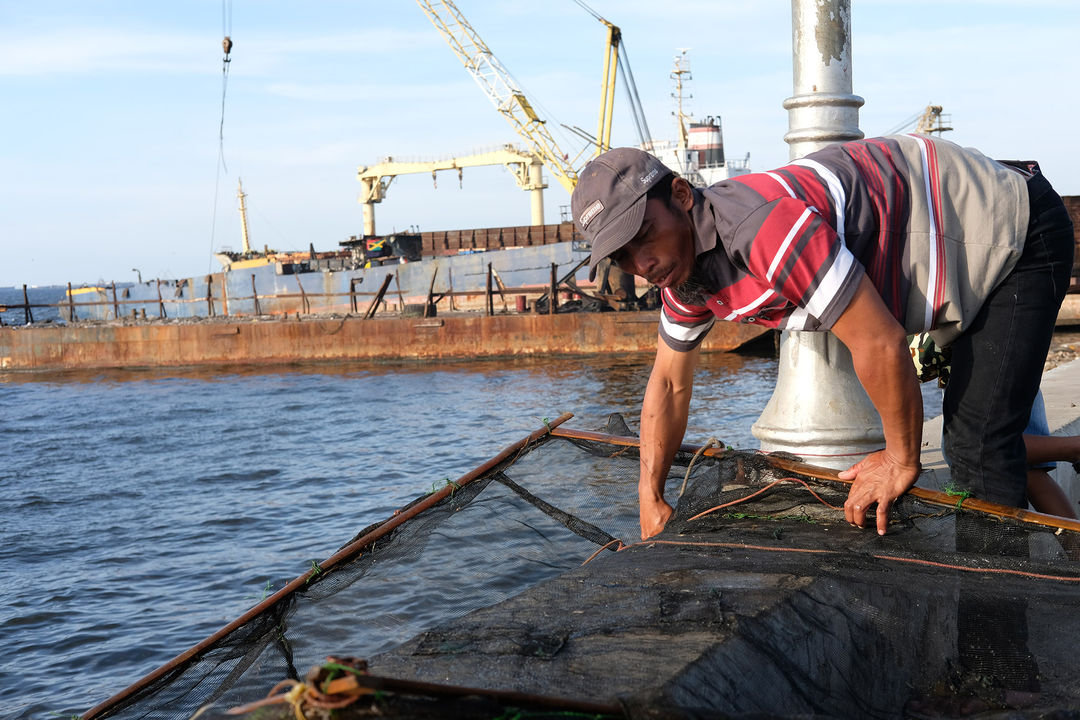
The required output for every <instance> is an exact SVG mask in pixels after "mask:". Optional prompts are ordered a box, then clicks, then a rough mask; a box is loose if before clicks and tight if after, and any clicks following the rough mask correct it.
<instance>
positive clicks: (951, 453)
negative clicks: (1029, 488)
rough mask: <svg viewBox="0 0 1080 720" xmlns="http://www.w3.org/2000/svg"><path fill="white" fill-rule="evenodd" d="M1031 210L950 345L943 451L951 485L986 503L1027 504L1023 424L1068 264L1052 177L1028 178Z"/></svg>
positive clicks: (1065, 220) (1069, 235)
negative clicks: (1000, 269)
mask: <svg viewBox="0 0 1080 720" xmlns="http://www.w3.org/2000/svg"><path fill="white" fill-rule="evenodd" d="M1028 193H1029V200H1030V205H1031V215H1030V219H1029V222H1028V234H1027V239H1026V241H1025V244H1024V251H1023V253H1022V255H1021V257H1020V260H1019V261H1018V262H1017V264H1016V267H1015V268H1013V270H1012V272H1011V273H1009V275H1008V276H1007V277H1006V278H1005V279H1004V280H1003V281H1002V283H1001V284H1000V285H999V286H998V287H997V288H995V290H994V292H993V293H991V295H990V297H988V298H987V300H986V302H985V303H984V304H983V307H982V309H981V310H980V311H979V314H978V315H977V316H976V318H975V321H974V322H973V323H972V325H971V327H970V328H968V330H967V331H966V332H964V334H963V335H961V336H960V337H959V338H957V340H956V341H955V342H954V343H953V345H952V374H951V375H950V377H949V384H948V386H947V387H946V388H945V397H944V400H943V404H942V414H943V415H944V451H945V457H946V458H947V459H948V462H949V469H950V472H951V475H952V479H953V482H954V483H955V484H956V485H958V486H959V487H961V488H963V489H965V490H970V491H971V492H972V494H973V495H974V496H975V497H977V498H980V499H982V500H989V501H991V502H997V503H1002V504H1005V505H1013V506H1016V507H1026V506H1027V492H1026V485H1027V479H1026V471H1027V462H1026V461H1025V450H1024V440H1023V431H1024V427H1025V426H1026V425H1027V423H1028V417H1029V416H1030V414H1031V404H1032V402H1033V401H1034V399H1035V394H1036V393H1037V392H1038V390H1039V384H1040V382H1041V380H1042V369H1043V364H1044V363H1045V362H1046V353H1047V351H1048V350H1049V348H1050V341H1051V339H1052V337H1053V333H1054V322H1055V320H1056V318H1057V313H1058V309H1059V308H1060V307H1061V301H1062V300H1063V299H1064V297H1065V291H1066V290H1068V288H1069V280H1070V275H1071V271H1072V263H1073V228H1072V222H1071V221H1070V219H1069V213H1068V211H1067V210H1066V209H1065V206H1064V204H1063V203H1062V202H1061V198H1060V197H1059V196H1058V194H1057V193H1056V192H1054V189H1053V188H1052V187H1051V186H1050V183H1049V182H1047V181H1046V179H1045V178H1044V177H1043V176H1042V174H1041V173H1040V174H1037V175H1035V176H1033V177H1032V178H1031V179H1030V180H1028Z"/></svg>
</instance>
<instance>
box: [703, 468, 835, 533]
mask: <svg viewBox="0 0 1080 720" xmlns="http://www.w3.org/2000/svg"><path fill="white" fill-rule="evenodd" d="M782 482H793V483H798V484H800V485H802V486H803V487H805V488H806V489H807V490H809V491H810V494H811V495H813V496H814V497H815V498H817V501H818V502H820V503H821V504H822V505H824V506H825V507H827V508H829V509H831V510H842V509H843V508H840V507H837V506H836V505H830V504H829V503H827V502H826V501H825V500H824V499H823V498H822V497H821V496H820V495H818V494H817V493H816V492H814V489H813V488H812V487H810V485H809V483H807V482H806V481H805V480H800V479H799V478H796V477H783V478H780V479H779V480H773V481H772V482H771V483H769V484H768V485H766V486H765V487H763V488H761V489H760V490H758V491H757V492H754V493H751V494H749V495H747V496H746V497H741V498H739V499H738V500H732V501H731V502H727V503H724V504H723V505H717V506H716V507H714V508H709V509H708V510H706V511H704V512H700V513H698V514H697V515H695V516H694V517H692V518H690V520H697V519H698V518H700V517H704V516H706V515H708V514H709V513H713V512H716V511H717V510H722V509H724V508H726V507H731V506H732V505H738V504H739V503H744V502H746V501H747V500H750V499H752V498H755V497H757V496H758V495H760V494H761V493H763V492H765V491H766V490H768V489H769V488H771V487H774V486H775V485H779V484H780V483H782ZM688 522H689V521H688Z"/></svg>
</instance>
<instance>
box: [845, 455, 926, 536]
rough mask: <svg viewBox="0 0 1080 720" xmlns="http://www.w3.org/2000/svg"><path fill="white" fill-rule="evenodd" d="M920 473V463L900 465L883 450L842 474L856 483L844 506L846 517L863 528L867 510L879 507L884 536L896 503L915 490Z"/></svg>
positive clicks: (881, 532)
mask: <svg viewBox="0 0 1080 720" xmlns="http://www.w3.org/2000/svg"><path fill="white" fill-rule="evenodd" d="M919 470H920V465H919V464H918V463H915V464H914V465H912V464H910V463H903V462H900V461H899V460H897V459H896V458H894V457H893V456H891V455H890V454H889V451H888V450H880V451H878V452H876V453H873V454H872V455H868V456H867V457H866V458H864V459H863V460H862V461H861V462H858V463H856V464H854V465H852V466H851V467H849V468H848V469H847V470H843V471H841V472H840V473H839V477H840V479H842V480H853V481H854V482H853V483H852V485H851V490H850V491H849V492H848V498H847V501H846V502H845V503H844V517H845V518H846V519H847V521H848V522H849V523H851V524H852V525H858V526H859V527H863V526H864V524H865V523H866V510H867V508H869V507H870V506H871V505H873V504H874V503H877V531H878V535H884V534H885V529H886V527H887V526H888V524H889V510H890V509H891V507H892V503H893V501H894V500H896V498H898V497H900V496H901V495H903V494H904V493H906V492H907V491H908V490H909V489H911V486H912V485H914V484H915V481H916V480H918V479H919Z"/></svg>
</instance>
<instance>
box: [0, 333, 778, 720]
mask: <svg viewBox="0 0 1080 720" xmlns="http://www.w3.org/2000/svg"><path fill="white" fill-rule="evenodd" d="M649 365H650V358H648V357H643V356H632V357H622V358H615V359H612V358H605V359H599V358H573V359H565V358H561V359H546V360H526V361H521V360H515V361H512V362H502V361H490V362H489V361H483V362H470V363H458V364H439V365H420V364H400V365H380V366H359V365H335V366H308V367H297V366H293V367H286V368H277V369H272V370H267V369H259V370H244V369H238V368H235V367H232V368H212V369H200V370H157V371H124V372H119V371H114V372H78V373H76V372H69V373H60V374H40V373H34V374H27V373H9V374H0V639H2V646H3V652H2V653H0V717H4V718H9V717H10V718H30V717H34V718H42V717H55V716H56V715H57V714H59V715H63V716H71V715H73V714H78V713H81V712H84V711H86V710H88V709H89V708H90V707H93V706H94V705H96V704H98V703H99V702H101V701H103V700H105V699H106V698H108V697H110V696H111V695H113V694H115V693H116V692H118V691H120V690H122V689H123V688H125V687H127V686H128V685H130V684H131V683H133V682H134V681H135V680H137V679H139V678H140V677H142V676H143V675H145V674H147V673H148V672H150V671H152V670H154V669H155V668H157V667H158V666H160V665H161V664H163V663H165V662H167V661H168V660H170V659H172V658H173V657H175V656H176V655H178V654H180V653H181V652H183V651H184V650H187V649H188V648H190V647H191V646H193V645H195V644H196V643H197V642H199V641H200V640H202V639H203V638H205V637H206V636H208V635H210V634H212V633H213V632H214V631H216V630H217V629H219V628H220V627H222V626H223V625H225V624H227V623H228V622H229V621H231V620H233V619H234V618H236V617H238V616H239V615H241V614H243V612H244V611H246V610H247V609H248V608H249V607H251V606H252V605H254V604H256V603H257V602H259V601H260V600H261V599H262V598H263V597H264V596H265V595H266V594H268V593H270V592H273V591H274V590H276V589H278V588H280V587H282V586H283V585H284V584H285V583H287V582H288V581H289V580H291V579H293V578H295V577H297V576H299V575H301V574H303V573H304V572H305V571H306V570H307V569H308V568H310V566H311V562H312V561H313V560H314V561H321V560H322V559H325V558H326V557H328V556H330V555H331V554H333V552H334V551H336V550H337V549H338V548H339V547H340V546H341V545H343V544H344V543H345V542H347V541H348V540H349V539H350V538H352V537H353V535H354V534H355V533H356V532H358V531H359V530H360V529H362V528H364V527H366V526H367V525H369V524H371V523H373V522H377V521H380V520H383V519H386V518H387V517H389V516H390V515H391V514H392V513H393V512H394V510H395V509H397V508H399V507H401V506H403V505H405V504H406V503H408V502H409V501H411V500H412V499H414V498H416V497H417V496H419V495H422V494H425V493H427V492H430V491H431V488H432V487H433V486H442V485H443V484H444V482H445V479H446V478H450V479H455V478H457V477H459V476H461V475H463V474H465V473H466V472H468V471H469V470H471V469H473V468H474V467H476V466H478V465H480V464H481V463H482V462H484V461H485V460H487V459H488V458H490V457H492V456H494V455H495V454H497V453H498V452H499V451H500V450H501V449H502V448H503V447H505V446H507V445H509V444H510V443H512V442H514V441H515V440H517V439H519V438H521V437H524V436H525V435H527V434H529V433H530V432H532V431H533V430H536V429H538V428H540V427H543V423H544V421H545V419H553V418H555V417H557V416H558V415H559V414H560V413H562V412H565V411H569V412H573V413H575V415H576V416H575V418H574V419H573V420H571V421H570V422H569V423H568V424H567V426H568V427H576V428H579V429H586V430H597V429H601V428H602V427H603V426H604V424H605V422H606V420H607V416H608V414H609V413H611V412H620V413H623V414H624V415H625V416H626V418H627V420H628V421H629V422H630V424H631V426H632V427H636V420H637V415H638V413H639V412H640V403H641V396H642V393H643V391H644V386H645V382H646V380H647V377H648V372H649ZM774 380H775V361H774V360H773V359H772V358H769V357H743V356H739V355H729V354H716V355H707V356H705V358H704V361H703V367H702V370H701V372H700V373H699V376H698V385H697V390H696V393H695V396H694V401H693V411H692V414H691V422H690V428H689V429H688V432H687V441H688V442H695V441H696V442H704V440H705V439H706V438H708V437H710V436H716V437H717V438H719V439H721V440H722V441H724V442H726V443H728V444H731V445H735V446H741V447H753V446H755V445H756V442H755V440H754V439H753V437H752V436H751V435H750V431H749V428H750V425H751V423H752V422H753V420H754V419H755V418H756V417H757V415H758V414H759V413H760V410H761V408H762V407H763V406H764V404H765V402H766V401H767V400H768V397H769V394H770V393H771V389H772V386H773V383H774ZM626 492H627V493H628V494H632V493H634V492H636V488H634V487H627V488H626Z"/></svg>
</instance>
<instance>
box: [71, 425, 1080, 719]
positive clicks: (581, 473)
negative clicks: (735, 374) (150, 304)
mask: <svg viewBox="0 0 1080 720" xmlns="http://www.w3.org/2000/svg"><path fill="white" fill-rule="evenodd" d="M563 419H565V418H560V420H559V421H556V422H555V423H552V424H551V425H550V426H549V427H545V428H543V429H542V430H540V431H538V432H537V433H534V434H533V435H532V436H530V437H529V438H526V439H523V440H522V441H521V442H520V443H517V444H515V445H514V446H512V447H510V448H507V450H506V451H504V452H503V453H502V454H501V455H500V456H498V457H497V458H494V459H493V460H492V461H491V462H489V463H487V464H486V465H485V466H483V467H481V468H478V469H477V471H475V472H474V473H470V474H469V475H467V476H465V477H464V478H461V479H459V480H458V481H456V482H453V483H447V485H446V487H444V488H442V489H440V490H439V491H438V492H436V493H433V494H432V495H430V496H425V497H422V498H418V499H417V501H415V502H414V503H413V504H412V505H410V506H408V507H406V508H403V509H402V510H400V511H398V512H397V513H395V515H394V516H393V517H392V518H390V519H388V520H387V521H386V522H385V523H381V524H379V525H376V526H372V527H371V528H367V529H365V530H364V531H363V532H361V533H360V534H359V535H358V536H357V537H356V538H354V539H353V541H351V542H350V543H348V544H346V545H345V546H344V547H343V549H342V550H341V551H339V552H338V553H336V554H335V555H334V556H333V557H331V558H329V559H327V560H326V561H325V562H323V563H322V564H320V565H317V566H314V567H313V568H312V570H311V571H310V572H308V573H305V574H304V575H303V576H301V577H299V578H297V579H296V580H295V581H293V583H290V585H289V586H287V587H286V588H284V589H282V590H281V591H279V592H278V593H277V594H276V595H275V596H273V597H271V598H268V599H267V600H266V601H264V602H263V603H261V604H260V605H259V606H256V607H255V608H253V610H252V611H251V612H249V613H248V614H246V615H245V616H244V617H243V618H240V619H238V620H237V621H236V622H234V623H232V624H230V626H228V627H226V628H224V629H223V630H222V631H221V632H219V633H217V634H216V635H215V636H213V637H211V638H208V639H207V641H204V643H201V644H200V645H199V646H197V647H196V648H192V649H191V650H190V651H188V652H187V653H184V654H183V655H181V656H179V657H178V658H177V659H176V660H174V661H173V662H171V663H169V664H168V665H166V666H164V667H163V668H161V669H159V670H158V671H157V672H155V673H153V674H151V675H150V676H147V678H144V679H143V680H142V681H139V682H138V683H136V684H135V685H133V686H132V687H131V688H128V689H127V690H125V691H124V692H122V693H120V694H119V695H117V696H116V697H114V698H112V699H110V700H109V701H107V702H105V703H103V704H102V705H100V706H98V707H97V708H94V709H93V710H91V711H90V712H89V713H87V714H86V715H84V718H106V717H109V718H178V719H184V720H186V719H187V718H191V717H193V716H196V715H198V717H200V718H215V717H226V715H225V713H226V711H228V710H229V709H230V708H245V706H246V710H248V711H251V712H253V713H259V715H258V717H282V718H286V717H288V718H292V717H306V718H316V717H330V716H331V714H330V713H331V712H332V713H333V714H332V717H335V718H350V717H371V716H372V715H382V716H389V717H416V718H420V717H488V718H496V717H506V718H509V717H568V716H575V717H584V716H588V717H599V716H613V717H642V718H646V717H648V718H660V717H665V718H666V717H671V718H682V717H686V718H689V717H718V716H721V717H722V716H736V717H774V716H785V717H790V716H806V717H854V716H860V717H883V718H892V717H970V716H976V715H978V716H980V717H1047V716H1051V715H1052V716H1053V717H1080V716H1078V715H1077V714H1075V713H1070V711H1069V709H1070V708H1080V672H1078V671H1077V667H1078V663H1077V661H1076V650H1075V642H1076V638H1077V637H1080V612H1078V610H1080V524H1077V523H1075V522H1073V521H1067V520H1063V519H1054V518H1050V517H1048V516H1043V515H1039V514H1037V513H1030V512H1026V511H1021V510H1017V509H1011V508H1003V507H1000V506H994V505H990V504H988V503H981V502H979V501H978V500H977V499H973V498H967V497H965V496H964V495H962V494H960V495H948V494H941V493H936V492H931V491H927V490H918V489H917V490H915V491H913V492H912V493H910V494H908V495H907V496H905V497H904V498H902V499H901V500H899V501H898V502H897V503H896V505H895V507H894V510H893V514H892V520H891V522H890V526H889V532H888V533H887V534H886V535H885V536H883V537H882V536H878V535H877V534H876V533H875V532H874V531H872V530H860V529H857V528H853V527H851V526H850V525H848V524H847V523H846V521H845V520H844V515H843V510H842V505H843V501H844V498H845V497H846V494H847V486H846V485H845V484H844V483H842V482H840V481H838V480H836V478H835V473H834V472H832V471H828V470H823V469H820V468H813V467H811V466H807V465H803V464H801V463H799V462H796V461H794V460H791V459H784V458H778V457H776V456H769V455H763V454H759V453H748V452H739V451H735V450H731V449H725V448H723V447H722V446H720V447H713V448H707V449H703V448H690V447H684V448H683V450H682V451H680V453H679V454H678V456H677V458H676V462H675V464H674V466H673V468H672V472H671V476H670V478H669V482H668V488H669V495H668V497H669V499H670V500H672V501H673V503H674V501H675V495H676V493H679V497H678V500H677V503H674V504H676V512H675V516H674V517H673V518H672V520H671V522H670V523H669V525H668V527H667V528H666V529H665V530H664V532H663V533H662V534H661V535H659V536H658V537H656V538H652V539H650V540H648V541H645V542H640V541H638V540H637V538H638V537H639V531H638V527H637V503H636V493H635V491H634V489H635V488H636V484H637V477H638V451H637V444H636V439H635V438H631V437H625V435H627V434H628V432H627V431H626V430H625V426H623V425H612V426H611V427H609V428H608V430H609V431H610V432H609V433H608V434H599V433H590V432H580V431H570V430H564V429H563V428H561V427H556V425H557V424H558V422H561V421H562V420H563ZM282 681H285V682H284V684H281V683H282ZM268 694H270V695H271V697H269V698H268V697H267V696H268ZM256 706H258V707H256ZM332 708H333V709H332ZM230 717H231V716H230ZM252 717H256V715H254V714H253V715H252Z"/></svg>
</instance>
